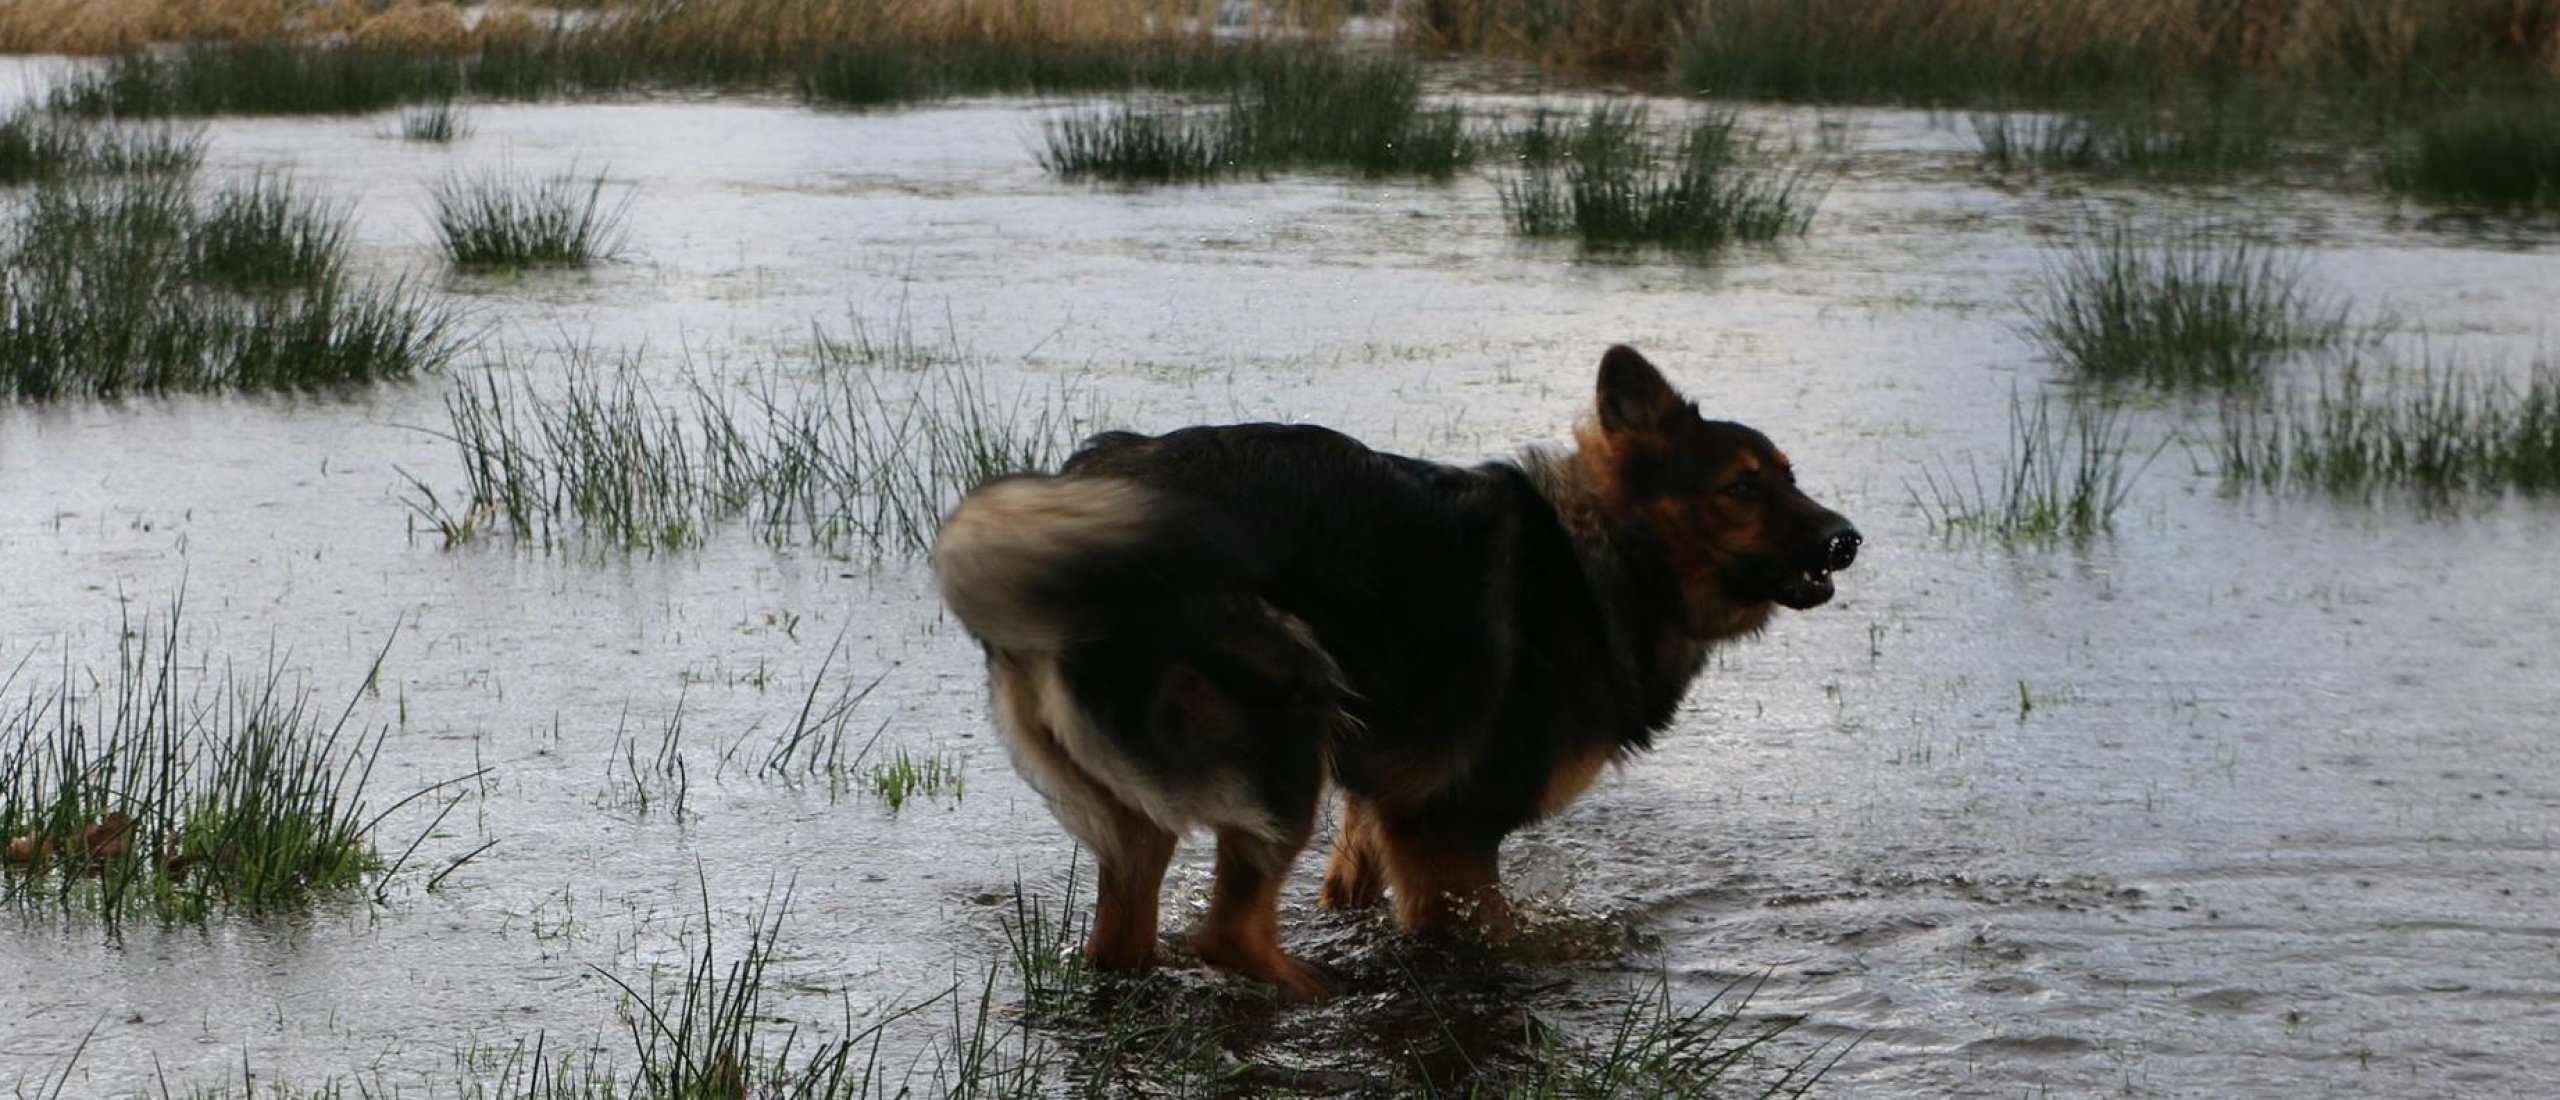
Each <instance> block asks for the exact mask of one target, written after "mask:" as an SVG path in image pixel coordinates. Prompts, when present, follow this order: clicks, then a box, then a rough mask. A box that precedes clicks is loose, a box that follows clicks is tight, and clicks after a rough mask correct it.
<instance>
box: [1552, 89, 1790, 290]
mask: <svg viewBox="0 0 2560 1100" xmlns="http://www.w3.org/2000/svg"><path fill="white" fill-rule="evenodd" d="M1510 144H1511V146H1512V147H1513V148H1514V149H1515V150H1516V151H1517V155H1516V166H1517V167H1516V169H1515V170H1514V172H1513V173H1512V174H1511V175H1510V176H1509V177H1508V178H1506V179H1505V180H1503V182H1502V204H1503V209H1504V211H1505V212H1506V213H1507V214H1508V215H1509V216H1510V219H1511V225H1512V229H1513V230H1514V231H1515V232H1517V233H1520V234H1521V235H1524V236H1530V237H1571V238H1575V239H1577V240H1579V241H1581V242H1582V243H1583V244H1584V245H1587V246H1594V247H1602V248H1624V247H1631V246H1645V245H1652V246H1660V247H1663V248H1669V249H1674V250H1678V251H1685V252H1692V253H1696V252H1705V251H1709V250H1712V249H1715V248H1718V247H1721V246H1723V245H1726V244H1730V243H1734V242H1765V241H1772V240H1776V239H1778V238H1781V237H1787V236H1796V235H1801V234H1802V233H1803V232H1804V231H1805V229H1806V227H1807V226H1809V225H1810V224H1811V223H1812V220H1813V215H1814V211H1815V209H1816V207H1818V206H1819V205H1820V203H1821V191H1822V189H1821V187H1820V185H1819V184H1818V183H1817V182H1816V180H1815V179H1814V177H1813V175H1812V172H1811V170H1810V169H1808V168H1804V167H1796V168H1783V169H1780V168H1767V167H1762V166H1759V165H1755V164H1753V163H1751V160H1752V159H1753V158H1754V157H1756V156H1759V155H1761V153H1760V150H1759V147H1758V146H1757V145H1756V143H1754V142H1753V141H1751V140H1750V139H1749V138H1748V137H1747V136H1746V135H1744V134H1743V133H1742V131H1741V130H1740V128H1739V123H1738V121H1737V119H1736V117H1735V116H1734V114H1733V113H1732V112H1730V111H1716V110H1708V111H1704V112H1702V113H1700V114H1699V115H1698V116H1697V117H1695V118H1694V119H1692V120H1690V121H1689V122H1688V123H1687V124H1686V126H1685V127H1684V128H1682V129H1681V130H1680V131H1678V133H1677V136H1676V137H1674V138H1671V139H1670V140H1668V141H1666V140H1665V139H1664V138H1662V137H1660V136H1658V135H1656V134H1655V132H1654V130H1653V126H1652V121H1651V115H1650V112H1649V111H1648V110H1647V109H1646V108H1645V107H1644V106H1643V105H1641V104H1634V103H1625V102H1604V103H1601V104H1599V105H1597V106H1595V107H1593V108H1592V109H1591V111H1590V112H1589V113H1588V114H1586V115H1584V116H1582V117H1581V118H1579V119H1574V118H1571V117H1569V116H1560V115H1556V114H1553V113H1550V112H1546V111H1541V112H1539V113H1538V114H1537V115H1536V116H1535V117H1534V118H1532V119H1531V121H1530V122H1529V124H1528V125H1527V126H1526V127H1524V128H1522V129H1521V130H1519V131H1517V132H1516V133H1514V134H1513V135H1511V139H1510Z"/></svg>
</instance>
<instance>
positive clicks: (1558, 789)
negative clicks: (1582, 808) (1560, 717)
mask: <svg viewBox="0 0 2560 1100" xmlns="http://www.w3.org/2000/svg"><path fill="white" fill-rule="evenodd" d="M1617 759H1618V752H1617V748H1616V746H1614V745H1611V744H1609V743H1607V742H1604V741H1589V742H1585V743H1583V744H1581V745H1577V746H1574V748H1573V750H1572V752H1571V754H1570V755H1568V756H1566V757H1565V758H1564V759H1562V760H1559V761H1557V762H1556V763H1555V764H1554V765H1553V768H1552V770H1551V771H1549V772H1548V774H1547V789H1546V791H1545V793H1543V794H1540V795H1539V796H1538V816H1540V817H1553V816H1555V815H1556V814H1558V813H1561V812H1563V811H1564V808H1565V807H1567V806H1570V805H1572V804H1573V800H1574V799H1577V798H1580V797H1582V792H1584V791H1587V790H1590V789H1591V784H1593V783H1594V782H1597V781H1598V780H1599V778H1600V773H1601V771H1602V770H1603V769H1606V768H1607V767H1608V766H1609V765H1610V764H1612V763H1615V762H1616V761H1617Z"/></svg>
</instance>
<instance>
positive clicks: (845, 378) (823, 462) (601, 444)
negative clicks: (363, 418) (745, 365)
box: [411, 322, 1093, 559]
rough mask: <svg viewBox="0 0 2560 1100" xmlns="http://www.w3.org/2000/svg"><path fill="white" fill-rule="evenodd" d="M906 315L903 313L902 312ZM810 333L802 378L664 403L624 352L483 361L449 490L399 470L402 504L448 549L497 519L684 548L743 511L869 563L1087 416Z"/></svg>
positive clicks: (544, 534)
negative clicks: (516, 377)
mask: <svg viewBox="0 0 2560 1100" xmlns="http://www.w3.org/2000/svg"><path fill="white" fill-rule="evenodd" d="M901 323H903V322H901ZM874 339H876V342H870V341H866V342H864V343H863V344H861V345H855V344H849V343H844V342H839V341H834V340H821V341H819V343H818V345H817V351H818V357H819V366H820V370H819V371H818V372H817V373H816V374H815V375H814V376H807V377H794V378H783V377H781V376H776V375H770V374H768V375H765V376H763V377H762V378H760V379H755V380H751V381H749V382H748V383H746V384H745V385H744V386H743V393H744V396H743V397H732V396H730V395H729V394H728V393H726V392H724V391H723V390H722V389H720V388H719V387H718V386H717V384H716V383H715V382H714V381H712V380H711V379H709V378H706V377H703V376H699V375H697V376H693V377H689V378H687V379H686V380H685V381H684V382H683V383H682V384H683V385H684V387H685V388H686V389H687V390H688V391H689V394H690V396H689V397H687V398H684V399H681V400H678V401H674V402H670V401H667V400H664V399H662V398H661V397H659V396H658V390H657V389H656V388H653V387H651V386H649V385H646V384H644V383H643V381H642V380H641V377H640V373H639V368H638V364H637V363H636V362H634V361H629V360H626V361H623V362H620V363H600V362H598V361H597V360H596V359H595V357H594V355H593V353H591V352H590V351H587V350H585V349H575V348H573V349H569V350H567V351H566V352H564V354H565V355H566V357H567V371H566V381H565V382H564V383H563V384H562V385H561V386H560V387H559V388H558V389H557V390H554V391H550V392H543V391H537V390H535V389H534V388H532V387H530V386H528V385H525V384H521V383H511V382H509V381H507V380H506V377H505V374H506V372H504V371H503V368H501V369H493V370H491V371H489V372H488V373H486V374H485V375H483V376H482V377H481V378H480V379H478V380H476V381H473V382H466V383H464V384H463V385H460V386H458V387H456V389H455V390H454V392H453V393H452V394H451V395H450V396H448V397H447V398H446V403H445V407H446V411H447V413H448V414H449V430H448V432H447V433H446V434H447V435H448V436H449V438H451V439H452V440H453V443H454V445H455V448H456V449H457V450H458V451H459V452H460V457H461V459H462V467H463V490H462V492H461V494H460V495H459V496H458V497H457V498H456V499H455V500H454V501H453V502H451V503H448V502H447V501H446V500H445V499H444V498H443V497H442V496H439V495H438V494H437V493H436V492H435V491H434V490H433V489H432V488H430V487H429V486H427V485H426V484H425V483H424V482H423V481H419V480H418V479H416V478H414V477H412V478H411V483H412V486H413V487H414V488H415V489H416V490H417V496H416V497H415V498H414V499H413V500H412V502H411V507H412V508H413V509H414V510H415V512H416V513H417V514H418V516H419V517H420V518H422V519H424V520H425V521H426V522H427V523H428V524H429V525H431V526H432V527H433V528H434V529H435V530H436V531H438V532H439V533H440V534H441V535H442V536H443V537H444V539H445V541H446V542H447V543H448V544H454V543H461V542H466V541H470V540H472V539H475V538H477V537H479V536H480V535H481V534H482V533H483V532H484V531H489V530H493V529H500V528H502V529H503V530H504V531H505V532H506V533H507V534H509V535H510V536H512V537H515V538H520V539H529V540H534V541H538V542H540V543H542V544H544V545H546V546H548V545H552V544H554V543H556V542H558V541H560V540H562V539H565V538H567V537H568V536H569V535H571V534H572V533H573V532H583V533H585V534H587V535H589V536H591V537H596V538H600V539H602V540H603V541H604V542H606V543H607V544H610V545H614V546H619V547H622V548H625V549H650V548H675V547H684V546H693V545H698V544H699V543H701V542H702V541H703V540H705V539H707V538H708V537H709V536H710V533H711V531H712V530H713V529H714V528H716V527H717V526H719V525H720V524H722V523H724V522H727V521H730V520H737V519H743V520H745V521H747V522H749V523H751V524H753V525H754V526H755V527H757V528H758V529H759V530H760V531H761V532H762V533H763V535H764V537H765V538H767V539H768V540H769V541H773V542H776V543H783V542H788V541H797V540H805V541H807V542H810V543H813V544H815V545H817V546H819V547H820V548H822V549H828V550H833V551H840V552H847V553H858V554H862V555H865V556H868V557H871V558H873V559H880V558H885V557H891V556H904V555H908V554H914V553H921V552H922V551H923V550H924V549H926V548H927V547H929V546H930V545H931V544H932V540H933V533H934V531H935V529H936V527H937V526H938V525H939V524H940V522H941V518H942V516H943V515H944V514H945V513H946V512H947V511H949V509H950V507H951V505H952V504H953V503H954V502H955V501H957V500H958V499H959V496H960V494H961V493H962V492H964V491H966V490H967V489H969V488H971V487H973V486H976V485H978V484H981V483H983V482H985V481H987V480H988V479H990V478H994V477H997V476H1000V475H1003V474H1007V473H1014V472H1018V471H1022V470H1029V469H1042V468H1046V467H1048V466H1050V465H1053V464H1054V463H1055V462H1056V461H1057V460H1058V459H1059V458H1060V457H1062V456H1064V455H1065V453H1066V452H1067V449H1068V447H1069V446H1070V445H1071V444H1072V443H1073V441H1074V440H1076V439H1078V438H1080V437H1081V436H1082V435H1083V434H1084V433H1085V431H1086V429H1087V428H1088V426H1089V425H1090V424H1091V421H1092V416H1093V414H1092V412H1091V411H1090V409H1089V408H1088V407H1087V405H1086V404H1085V403H1084V402H1083V401H1082V400H1081V399H1079V398H1078V397H1077V396H1076V395H1075V394H1073V393H1072V392H1070V391H1066V390H1053V391H1048V392H1046V393H1035V392H1033V391H1029V390H1026V391H1024V392H1023V393H1022V394H1020V395H1017V396H1015V397H1012V398H1010V399H1008V398H1003V397H999V396H998V395H997V394H996V393H994V392H993V391H992V390H991V389H990V388H989V387H988V384H987V383H986V381H985V380H984V364H982V363H979V362H976V361H974V360H969V361H963V362H952V361H945V360H943V359H941V358H940V355H941V353H940V352H936V353H934V355H933V356H932V357H930V360H929V361H927V362H919V363H915V364H912V365H910V369H909V370H908V371H904V372H900V371H890V370H884V369H882V366H881V365H878V364H870V365H866V364H863V363H859V362H846V361H841V360H837V359H835V358H833V355H834V353H836V352H846V353H850V352H851V351H852V349H854V348H855V347H857V346H866V347H870V348H873V349H874V350H882V349H896V348H924V347H926V346H927V345H925V344H922V343H920V342H918V341H916V340H914V339H912V338H910V337H907V336H904V335H892V336H885V337H877V338H874Z"/></svg>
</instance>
